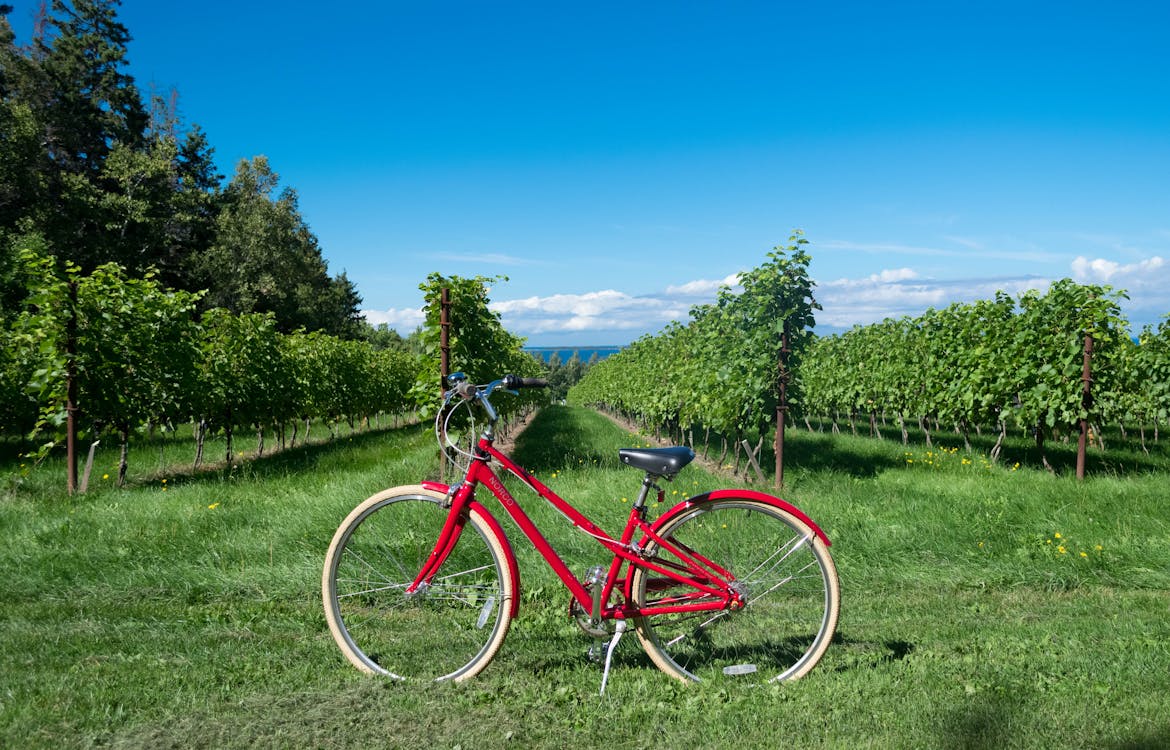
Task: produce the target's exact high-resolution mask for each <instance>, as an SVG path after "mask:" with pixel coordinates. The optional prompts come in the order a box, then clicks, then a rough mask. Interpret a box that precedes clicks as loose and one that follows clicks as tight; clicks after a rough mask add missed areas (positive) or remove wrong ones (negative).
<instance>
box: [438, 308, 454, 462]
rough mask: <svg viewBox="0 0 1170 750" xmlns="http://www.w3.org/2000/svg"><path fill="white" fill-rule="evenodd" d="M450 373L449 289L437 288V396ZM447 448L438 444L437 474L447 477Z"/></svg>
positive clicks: (444, 385)
mask: <svg viewBox="0 0 1170 750" xmlns="http://www.w3.org/2000/svg"><path fill="white" fill-rule="evenodd" d="M450 374H451V290H450V289H449V288H447V287H443V288H442V289H440V290H439V397H440V398H442V396H443V393H444V392H445V391H446V390H447V376H448V375H450ZM447 463H448V456H447V449H446V448H445V447H443V446H442V445H440V446H439V476H440V479H442V480H444V481H445V480H446V477H447Z"/></svg>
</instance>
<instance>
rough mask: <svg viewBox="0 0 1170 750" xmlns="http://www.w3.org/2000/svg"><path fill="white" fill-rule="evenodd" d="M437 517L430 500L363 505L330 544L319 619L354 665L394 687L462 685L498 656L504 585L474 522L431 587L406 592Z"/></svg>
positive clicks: (498, 560) (494, 549) (491, 543)
mask: <svg viewBox="0 0 1170 750" xmlns="http://www.w3.org/2000/svg"><path fill="white" fill-rule="evenodd" d="M445 518H446V511H445V510H443V509H442V508H441V507H439V503H438V501H437V500H436V499H435V498H432V497H429V496H425V495H423V496H419V495H412V496H399V497H394V498H390V499H387V500H384V501H382V502H379V503H374V504H371V505H370V507H369V508H367V509H366V510H365V511H364V512H362V513H360V514H358V515H356V517H354V518H352V519H350V522H349V523H348V524H347V526H346V528H345V530H344V532H343V533H339V535H338V538H337V539H335V540H334V544H333V545H332V546H331V548H330V555H329V563H328V568H327V583H326V597H327V602H328V608H327V612H326V614H327V615H329V619H330V625H331V630H332V631H333V634H334V637H335V639H336V640H337V642H338V645H339V646H341V648H342V651H343V652H344V653H345V654H346V656H347V657H348V658H349V659H350V661H351V662H353V663H354V664H355V665H356V666H358V667H359V668H361V669H363V670H365V671H368V672H374V673H378V674H384V675H387V676H389V677H392V678H394V679H398V680H460V679H465V678H467V677H471V676H473V675H474V674H476V673H478V672H479V671H480V670H481V669H482V668H483V667H484V666H486V663H487V661H489V660H490V659H491V657H492V656H493V655H494V654H495V652H496V650H498V648H499V646H500V643H501V642H502V641H503V636H504V634H505V633H506V630H507V626H508V624H509V621H510V614H509V606H510V599H511V595H512V592H511V584H510V581H509V576H508V575H507V574H506V572H507V568H506V563H505V562H504V561H503V554H502V551H501V549H500V547H499V542H498V540H496V539H495V538H494V536H492V535H490V534H489V533H486V532H485V531H484V529H483V528H482V525H481V524H480V523H478V522H477V521H476V520H475V519H474V518H473V519H472V520H470V521H469V522H468V523H467V524H466V526H465V528H464V530H463V534H462V536H461V537H460V539H459V543H458V544H457V545H456V547H455V549H454V550H453V551H452V553H451V556H450V557H449V558H448V560H447V561H446V562H445V563H444V565H443V567H442V568H441V569H440V571H439V573H438V575H437V576H436V578H435V579H434V581H433V582H432V583H431V585H430V586H429V587H426V588H425V590H423V591H420V592H418V593H416V594H413V595H407V594H406V588H407V587H408V586H409V585H410V584H411V583H412V582H413V579H414V576H415V575H417V573H418V571H419V570H421V569H422V565H423V562H424V561H425V560H426V559H427V557H428V556H429V555H430V553H431V550H432V548H433V546H434V543H435V540H436V539H438V537H439V531H440V529H441V528H442V524H443V521H444V519H445Z"/></svg>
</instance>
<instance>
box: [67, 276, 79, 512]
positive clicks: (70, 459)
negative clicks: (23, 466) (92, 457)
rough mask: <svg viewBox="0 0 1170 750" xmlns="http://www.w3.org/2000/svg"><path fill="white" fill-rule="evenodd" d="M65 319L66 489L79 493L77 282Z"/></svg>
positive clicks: (72, 283)
mask: <svg viewBox="0 0 1170 750" xmlns="http://www.w3.org/2000/svg"><path fill="white" fill-rule="evenodd" d="M68 294H69V302H68V305H69V310H68V312H67V313H66V314H67V315H68V316H69V317H67V318H66V319H65V489H66V491H67V492H68V493H69V494H70V495H72V494H73V493H74V492H76V491H77V282H76V281H70V282H69V286H68Z"/></svg>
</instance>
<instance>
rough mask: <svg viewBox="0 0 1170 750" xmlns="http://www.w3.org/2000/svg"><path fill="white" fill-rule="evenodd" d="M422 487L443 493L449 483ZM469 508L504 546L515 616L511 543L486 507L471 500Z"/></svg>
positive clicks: (516, 580) (516, 581) (516, 577)
mask: <svg viewBox="0 0 1170 750" xmlns="http://www.w3.org/2000/svg"><path fill="white" fill-rule="evenodd" d="M422 486H423V487H426V488H427V489H428V490H432V491H433V492H441V493H443V494H444V495H446V494H447V492H448V491H449V490H450V485H446V484H441V483H439V482H423V483H422ZM471 508H472V509H473V510H474V511H475V512H476V513H477V514H478V515H479V517H480V518H482V519H483V520H484V523H486V524H487V525H488V527H489V528H490V529H491V530H492V532H493V533H494V534H495V535H496V536H497V537H499V539H500V542H501V543H502V544H503V547H504V555H505V556H506V557H507V558H508V569H509V570H510V571H512V574H511V579H512V605H511V606H512V617H513V618H515V617H516V615H517V614H518V613H519V612H520V566H519V565H517V564H516V555H515V554H514V553H513V552H512V543H511V542H509V541H508V535H507V534H505V533H504V527H503V526H501V525H500V522H499V521H497V520H496V517H495V516H493V515H492V514H491V513H490V512H488V509H487V508H485V507H483V505H481V504H480V503H479V501H478V500H472V501H471Z"/></svg>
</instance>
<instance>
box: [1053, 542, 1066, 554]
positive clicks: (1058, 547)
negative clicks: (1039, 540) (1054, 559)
mask: <svg viewBox="0 0 1170 750" xmlns="http://www.w3.org/2000/svg"><path fill="white" fill-rule="evenodd" d="M1056 551H1057V552H1059V553H1060V554H1062V555H1063V554H1064V553H1065V552H1068V550H1066V549H1065V548H1064V545H1063V544H1061V545H1059V546H1057V548H1056Z"/></svg>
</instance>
